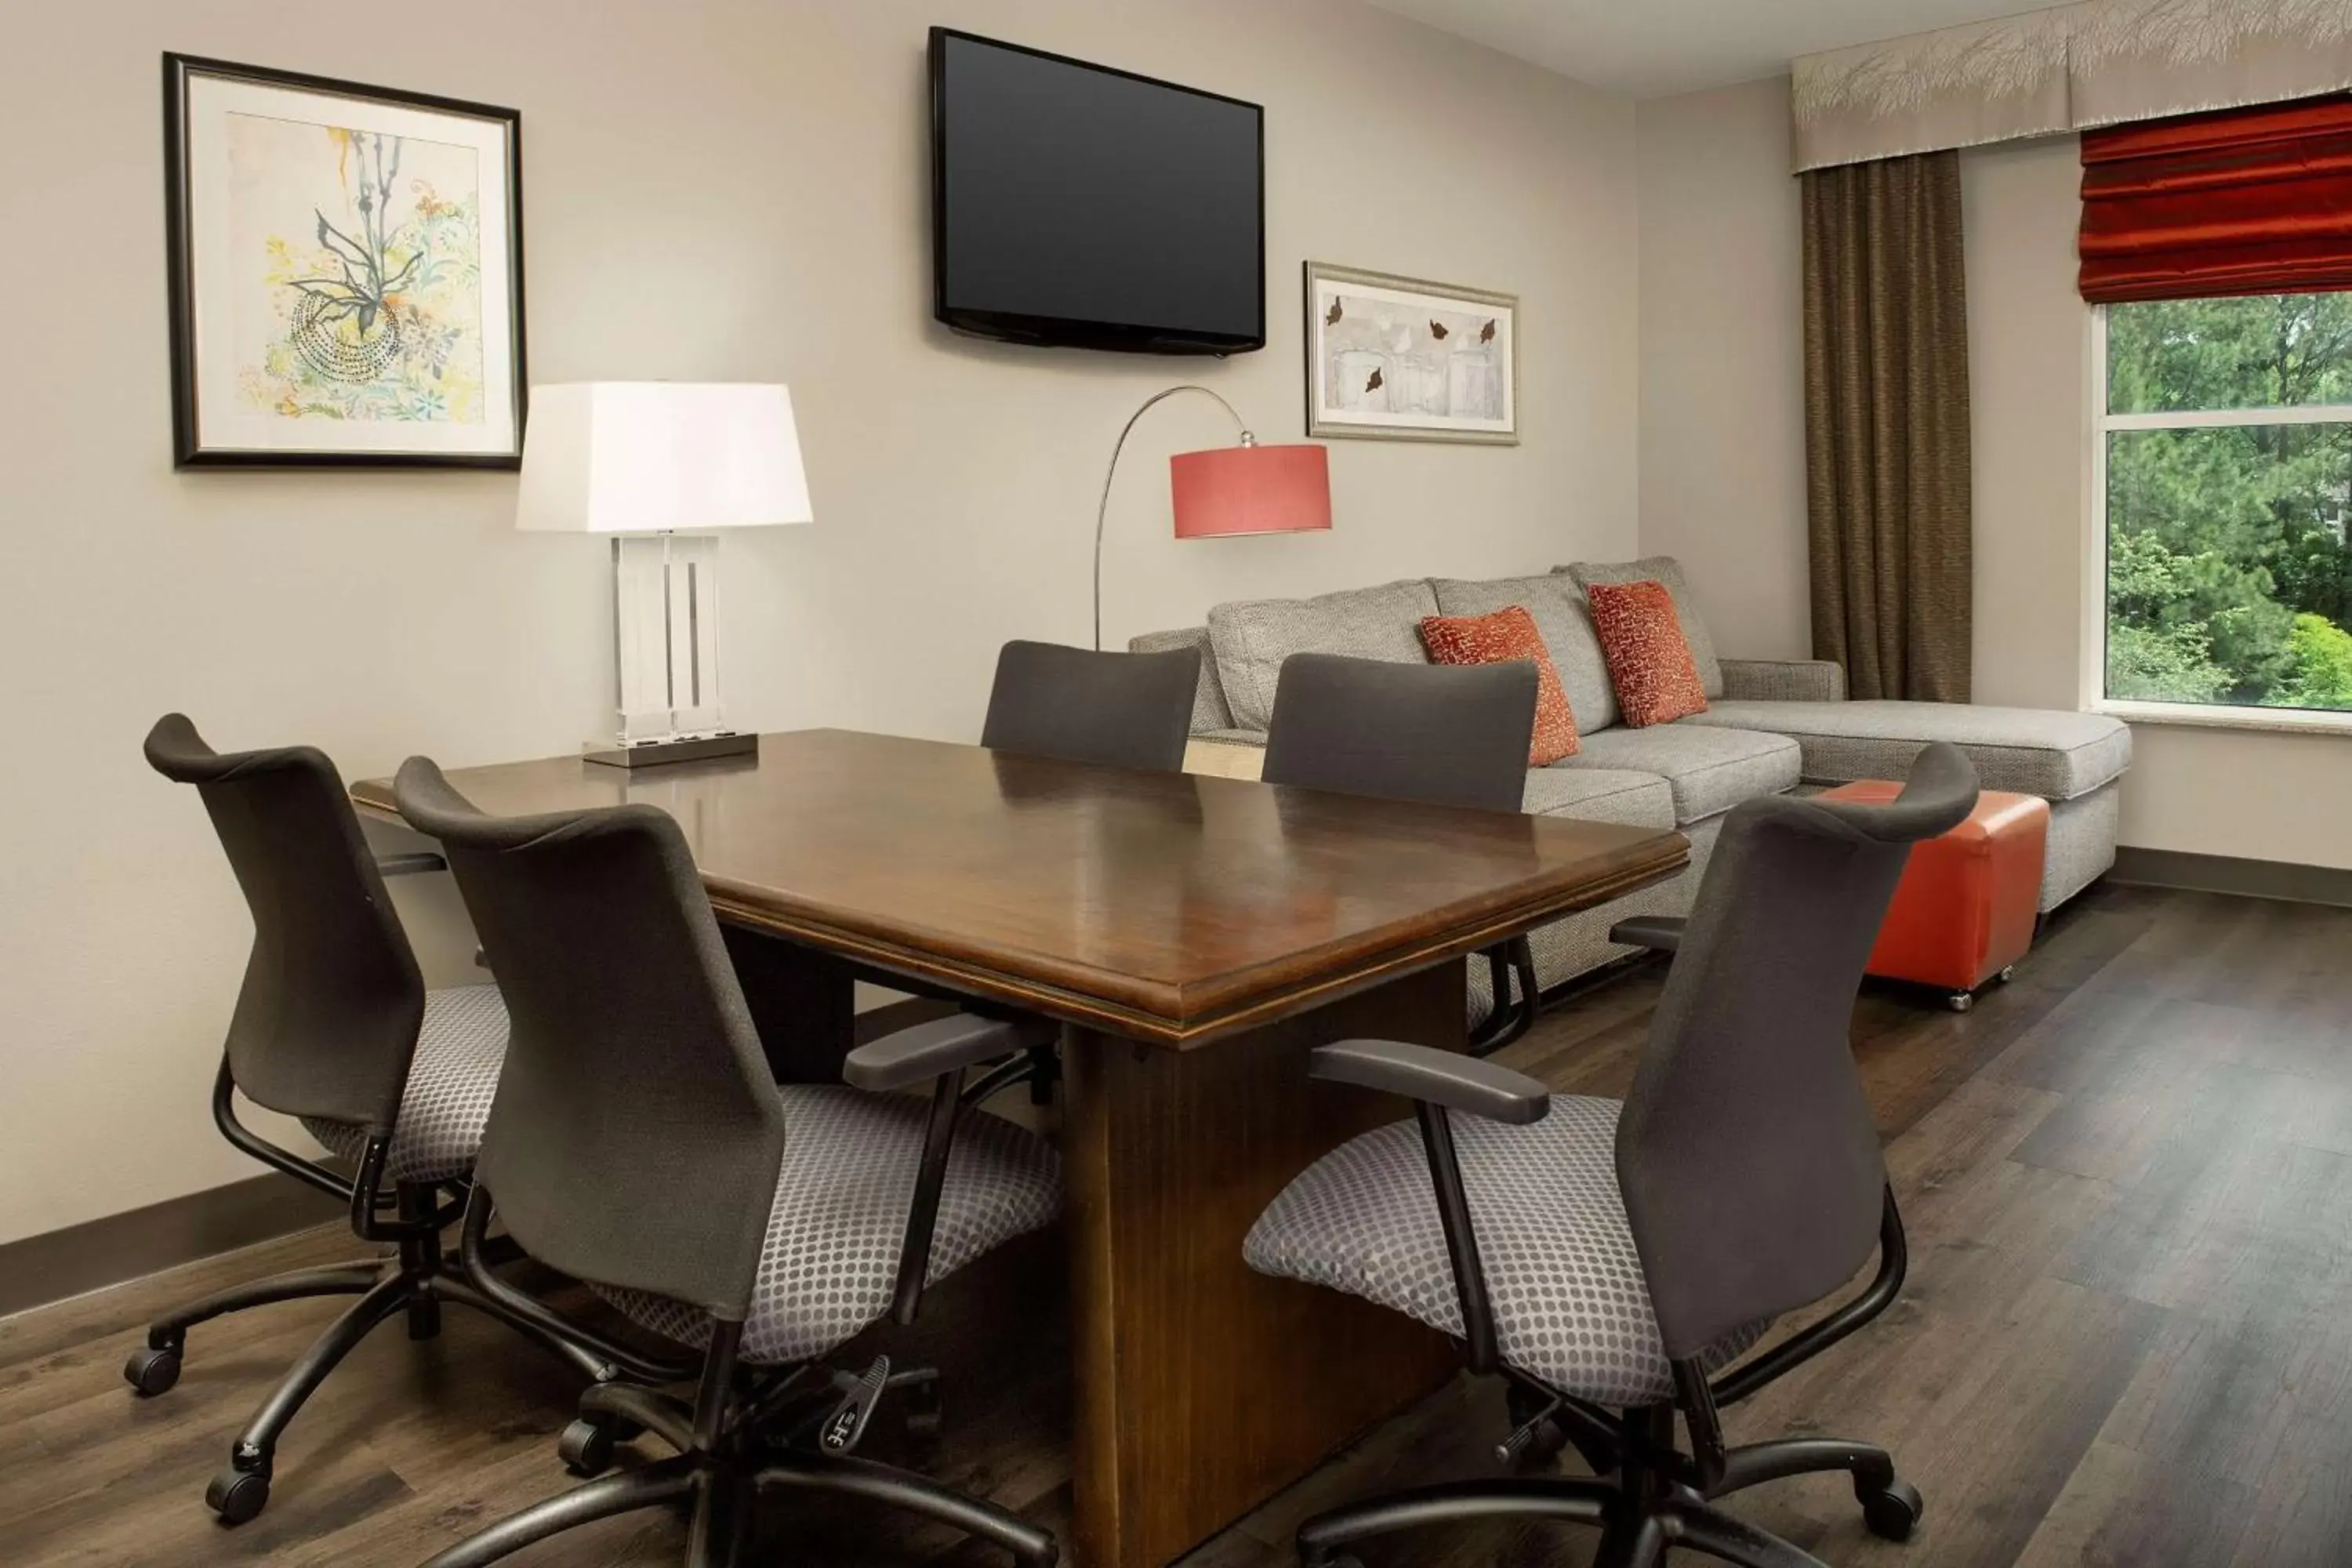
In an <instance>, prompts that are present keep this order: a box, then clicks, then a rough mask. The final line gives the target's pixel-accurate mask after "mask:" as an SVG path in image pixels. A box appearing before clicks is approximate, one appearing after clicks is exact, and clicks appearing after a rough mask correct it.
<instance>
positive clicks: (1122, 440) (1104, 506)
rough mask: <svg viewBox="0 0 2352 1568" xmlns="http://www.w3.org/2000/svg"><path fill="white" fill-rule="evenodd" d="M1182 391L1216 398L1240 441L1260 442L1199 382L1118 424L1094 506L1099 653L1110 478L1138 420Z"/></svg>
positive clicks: (1171, 391) (1156, 396)
mask: <svg viewBox="0 0 2352 1568" xmlns="http://www.w3.org/2000/svg"><path fill="white" fill-rule="evenodd" d="M1180 392H1197V393H1199V394H1200V395H1202V396H1203V397H1213V398H1215V399H1216V401H1217V406H1218V407H1220V408H1222V409H1223V410H1224V411H1225V412H1226V413H1227V414H1228V415H1231V416H1233V421H1234V428H1235V429H1237V430H1239V431H1240V432H1241V437H1242V438H1241V444H1242V445H1243V446H1244V447H1255V446H1256V445H1257V437H1256V436H1255V435H1254V434H1252V433H1251V431H1250V427H1249V426H1247V425H1245V424H1244V423H1243V422H1242V416H1240V414H1238V413H1236V412H1235V411H1234V405H1232V404H1230V403H1228V402H1226V401H1225V400H1224V398H1223V395H1220V394H1218V393H1214V392H1212V391H1210V390H1209V389H1208V388H1207V387H1205V386H1202V385H1201V384H1198V383H1196V382H1189V381H1188V382H1185V383H1183V384H1181V385H1179V386H1171V387H1169V388H1168V389H1167V390H1165V391H1163V392H1155V393H1153V394H1152V395H1150V397H1147V398H1145V399H1144V400H1143V405H1142V406H1141V407H1139V408H1138V409H1137V410H1136V411H1135V412H1134V413H1132V414H1130V415H1129V416H1127V423H1126V424H1125V425H1124V426H1120V428H1119V432H1118V440H1117V441H1116V442H1114V443H1113V444H1112V446H1111V449H1110V467H1109V468H1106V469H1104V470H1103V484H1102V500H1100V501H1099V502H1098V503H1097V505H1096V507H1095V651H1096V652H1097V653H1099V652H1101V651H1102V560H1103V524H1104V522H1105V521H1107V520H1108V518H1109V516H1110V485H1111V480H1113V479H1117V478H1118V458H1119V454H1120V453H1122V452H1124V451H1126V450H1127V438H1128V437H1129V436H1130V435H1132V434H1133V433H1134V431H1135V426H1136V424H1137V422H1138V421H1139V420H1140V419H1141V418H1142V417H1143V416H1145V415H1147V414H1149V413H1150V412H1151V410H1152V409H1153V407H1155V406H1156V405H1160V404H1161V403H1165V402H1166V401H1167V400H1168V399H1170V398H1171V397H1173V396H1175V395H1177V394H1178V393H1180Z"/></svg>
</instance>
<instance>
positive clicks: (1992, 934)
mask: <svg viewBox="0 0 2352 1568" xmlns="http://www.w3.org/2000/svg"><path fill="white" fill-rule="evenodd" d="M1902 792H1903V786H1902V785H1901V784H1887V783H1884V782H1882V781H1880V780H1876V779H1872V780H1866V781H1864V783H1861V784H1843V785H1841V786H1840V787H1838V788H1836V789H1833V790H1829V791H1827V792H1825V793H1824V794H1823V795H1822V799H1825V800H1853V801H1865V802H1870V803H1873V804H1875V803H1879V802H1883V801H1890V800H1893V799H1894V798H1895V796H1896V795H1900V794H1901V793H1902ZM2049 837H2050V803H2049V802H2048V801H2046V800H2043V799H2042V797H2041V796H2039V795H2003V794H2000V792H1998V791H1995V790H1986V791H1985V792H1984V793H1983V794H1982V795H1979V796H1978V797H1977V808H1976V810H1975V811H1973V812H1971V813H1970V814H1969V819H1968V820H1967V821H1966V822H1963V823H1961V824H1960V825H1959V826H1958V827H1955V828H1953V829H1952V830H1951V831H1950V832H1949V833H1947V834H1945V835H1944V836H1943V837H1941V838H1937V839H1931V840H1929V841H1928V842H1927V843H1924V844H1916V845H1914V846H1912V848H1911V863H1910V864H1909V865H1908V866H1906V868H1904V871H1903V882H1902V885H1901V886H1900V887H1898V888H1896V889H1895V903H1894V905H1893V907H1891V908H1890V909H1888V910H1887V911H1886V923H1885V925H1883V926H1881V927H1879V929H1878V945H1877V946H1876V947H1874V948H1873V949H1872V950H1871V954H1870V973H1873V974H1876V975H1879V976H1882V977H1883V978H1885V979H1888V980H1908V981H1913V982H1916V984H1921V985H1933V986H1936V987H1937V988H1938V989H1940V990H1942V991H1943V992H1944V993H1945V994H1946V996H1947V998H1948V1000H1949V1002H1950V1004H1951V1006H1952V1010H1953V1011H1954V1012H1956V1013H1965V1012H1967V1011H1968V1010H1969V1007H1970V1006H1971V1005H1974V1004H1975V1001H1976V991H1977V987H1979V986H1980V985H1982V984H1985V982H1987V981H1989V980H1991V979H1993V978H1995V977H1999V978H2000V979H2003V980H2006V979H2008V978H2009V967H2010V965H2011V964H2013V963H2016V962H2017V961H2018V960H2019V959H2021V958H2023V957H2024V956H2025V950H2026V949H2027V948H2029V947H2031V946H2032V945H2033V916H2034V909H2033V906H2034V900H2035V895H2036V894H2037V892H2038V891H2039V890H2040V889H2041V886H2042V852H2043V849H2044V848H2045V847H2046V846H2047V844H2048V842H2049Z"/></svg>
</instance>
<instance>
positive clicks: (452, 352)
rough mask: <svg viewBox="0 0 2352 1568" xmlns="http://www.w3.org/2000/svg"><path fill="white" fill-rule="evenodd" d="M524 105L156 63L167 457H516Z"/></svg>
mask: <svg viewBox="0 0 2352 1568" xmlns="http://www.w3.org/2000/svg"><path fill="white" fill-rule="evenodd" d="M521 136H522V117H521V116H520V114H518V113H516V112H515V111H514V110H511V109H499V108H494V107H492V106H491V105H488V104H483V103H467V102H464V101H461V100H457V99H452V98H439V97H435V96H432V95H429V94H425V93H417V92H407V91H403V90H400V89H394V88H386V87H369V86H366V85H363V84H362V83H358V82H349V81H338V80H333V79H329V78H326V77H315V76H301V75H297V74H295V73H293V72H289V71H281V70H273V69H271V68H268V67H266V66H248V65H236V64H233V63H231V62H229V61H226V60H208V59H198V58H194V57H193V56H189V55H166V56H164V57H163V162H164V167H165V169H166V171H167V173H168V179H167V181H166V184H165V185H164V208H163V214H164V232H165V237H166V251H165V271H166V274H167V277H168V280H169V282H170V285H171V332H172V460H173V463H174V464H175V465H176V466H178V467H181V468H189V467H211V466H245V467H252V468H312V467H345V468H411V467H427V468H520V466H521V463H522V426H523V414H524V409H525V405H526V404H527V402H528V401H529V393H528V388H529V386H530V376H529V374H528V373H527V370H526V367H525V365H524V362H523V287H522V282H523V280H522V154H521Z"/></svg>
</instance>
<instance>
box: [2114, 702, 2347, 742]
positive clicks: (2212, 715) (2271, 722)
mask: <svg viewBox="0 0 2352 1568" xmlns="http://www.w3.org/2000/svg"><path fill="white" fill-rule="evenodd" d="M2091 711H2093V712H2094V713H2105V714H2106V715H2107V716H2109V717H2110V718H2115V719H2121V720H2122V721H2124V722H2125V723H2126V724H2169V725H2178V726H2179V727H2181V728H2183V729H2190V730H2259V731H2265V732H2267V733H2269V734H2273V735H2352V712H2347V713H2330V712H2324V711H2320V710H2315V709H2309V708H2221V707H2206V706H2203V705H2201V704H2198V703H2192V702H2126V701H2120V700H2110V699H2105V698H2103V699H2101V700H2098V701H2095V702H2094V703H2092V704H2091Z"/></svg>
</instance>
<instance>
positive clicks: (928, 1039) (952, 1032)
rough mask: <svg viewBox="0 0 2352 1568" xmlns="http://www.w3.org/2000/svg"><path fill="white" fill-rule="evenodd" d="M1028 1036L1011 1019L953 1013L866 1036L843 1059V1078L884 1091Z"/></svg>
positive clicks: (1008, 1048)
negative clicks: (907, 1026)
mask: <svg viewBox="0 0 2352 1568" xmlns="http://www.w3.org/2000/svg"><path fill="white" fill-rule="evenodd" d="M1027 1043H1028V1042H1027V1041H1026V1040H1024V1038H1023V1037H1022V1034H1021V1031H1020V1030H1019V1029H1018V1028H1017V1027H1016V1026H1013V1025H1012V1024H1009V1023H1006V1022H1003V1021H1002V1020H1000V1019H996V1018H982V1017H976V1016H973V1015H971V1014H970V1013H957V1014H954V1015H951V1016H948V1017H945V1018H934V1019H932V1020H931V1021H930V1022H929V1023H928V1024H917V1025H916V1026H913V1027H912V1028H908V1029H900V1030H898V1032H897V1033H895V1034H889V1035H885V1036H883V1037H881V1038H880V1039H878V1040H868V1041H866V1043H865V1044H864V1045H862V1046H860V1047H857V1048H856V1050H854V1051H852V1052H850V1053H849V1055H848V1056H847V1057H846V1058H844V1060H843V1061H842V1064H841V1078H842V1081H843V1082H844V1083H846V1084H848V1085H850V1086H851V1087H852V1088H855V1089H871V1090H873V1091H875V1092H877V1093H888V1092H889V1091H890V1090H892V1089H905V1088H906V1087H907V1086H908V1085H909V1084H917V1083H925V1082H928V1081H929V1080H930V1079H935V1078H938V1077H939V1076H940V1074H942V1073H950V1072H955V1071H957V1070H958V1069H960V1068H968V1067H976V1066H978V1065H979V1064H980V1063H982V1062H985V1061H993V1060H995V1059H996V1058H998V1057H1002V1056H1008V1055H1010V1054H1012V1053H1013V1052H1014V1051H1017V1050H1019V1049H1020V1048H1021V1047H1023V1046H1024V1045H1026V1044H1027Z"/></svg>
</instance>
